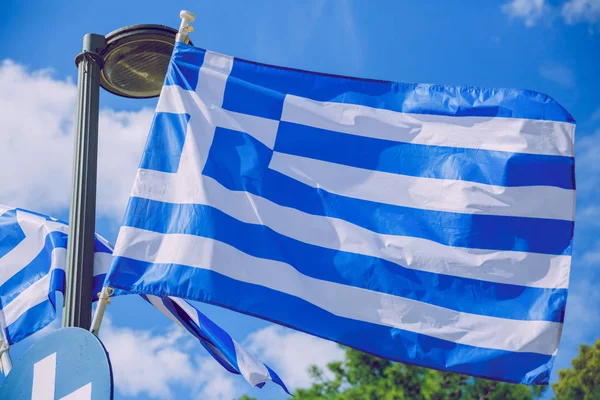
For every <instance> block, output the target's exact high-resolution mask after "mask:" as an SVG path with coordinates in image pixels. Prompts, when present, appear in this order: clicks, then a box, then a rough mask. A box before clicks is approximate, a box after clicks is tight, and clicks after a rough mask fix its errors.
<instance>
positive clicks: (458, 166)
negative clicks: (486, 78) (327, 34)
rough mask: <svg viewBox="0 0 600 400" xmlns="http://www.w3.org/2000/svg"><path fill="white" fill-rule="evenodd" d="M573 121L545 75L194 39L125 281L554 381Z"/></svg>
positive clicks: (141, 179) (159, 124)
mask: <svg viewBox="0 0 600 400" xmlns="http://www.w3.org/2000/svg"><path fill="white" fill-rule="evenodd" d="M574 130H575V125H574V120H573V118H572V117H571V116H570V115H569V113H568V112H567V111H566V110H565V109H564V108H563V107H561V106H560V105H559V104H557V103H556V102H555V101H554V100H553V99H551V98H549V97H548V96H546V95H543V94H540V93H535V92H531V91H523V90H515V89H479V88H473V87H451V86H437V85H420V84H403V83H394V82H383V81H373V80H365V79H355V78H347V77H340V76H331V75H322V74H316V73H311V72H305V71H298V70H291V69H286V68H280V67H274V66H269V65H263V64H257V63H253V62H249V61H245V60H240V59H237V58H232V57H229V56H225V55H221V54H216V53H213V52H210V51H205V50H202V49H198V48H194V47H191V46H188V45H184V44H177V45H176V49H175V52H174V55H173V58H172V60H171V64H170V68H169V72H168V74H167V78H166V82H165V86H164V88H163V91H162V94H161V97H160V100H159V103H158V107H157V110H156V115H155V118H154V122H153V125H152V128H151V132H150V135H149V138H148V141H147V144H146V149H145V152H144V154H143V157H142V160H141V164H140V169H139V171H138V174H137V177H136V180H135V183H134V186H133V192H132V196H131V199H130V202H129V205H128V208H127V212H126V215H125V218H124V222H123V226H122V227H121V230H120V233H119V236H118V240H117V243H116V247H115V252H114V254H115V256H116V257H115V258H114V261H113V264H112V266H111V269H110V270H109V273H108V276H107V284H108V285H109V286H113V287H116V288H122V289H126V290H131V291H134V292H137V293H147V294H154V295H168V296H177V297H182V298H188V299H195V300H200V301H205V302H208V303H212V304H216V305H219V306H223V307H226V308H230V309H233V310H237V311H240V312H243V313H246V314H249V315H254V316H257V317H260V318H263V319H266V320H269V321H273V322H277V323H279V324H282V325H286V326H289V327H292V328H295V329H298V330H301V331H304V332H307V333H310V334H313V335H316V336H320V337H323V338H326V339H330V340H333V341H336V342H339V343H343V344H345V345H348V346H351V347H354V348H357V349H360V350H363V351H366V352H369V353H372V354H375V355H377V356H381V357H385V358H388V359H392V360H397V361H402V362H408V363H414V364H418V365H422V366H426V367H431V368H436V369H442V370H446V371H454V372H460V373H466V374H471V375H476V376H481V377H486V378H491V379H497V380H503V381H509V382H522V383H537V384H542V383H547V382H548V379H549V375H550V369H551V366H552V362H553V359H554V356H555V354H556V351H557V347H558V343H559V339H560V334H561V330H562V323H563V318H564V311H565V302H566V298H567V287H568V281H569V268H570V263H571V243H572V238H573V224H574V223H573V215H574V204H575V182H574V158H573V141H574V139H573V138H574Z"/></svg>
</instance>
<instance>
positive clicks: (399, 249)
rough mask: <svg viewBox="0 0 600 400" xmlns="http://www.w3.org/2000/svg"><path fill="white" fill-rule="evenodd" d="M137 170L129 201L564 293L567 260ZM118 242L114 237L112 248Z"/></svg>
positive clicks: (426, 268)
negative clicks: (376, 225)
mask: <svg viewBox="0 0 600 400" xmlns="http://www.w3.org/2000/svg"><path fill="white" fill-rule="evenodd" d="M197 179H198V178H197V177H191V176H186V174H177V175H174V174H166V173H162V172H158V171H150V170H140V171H138V175H137V177H136V181H135V184H134V187H133V191H132V196H135V197H142V198H147V199H151V200H156V201H162V202H168V203H184V204H208V205H211V206H213V207H215V208H217V209H219V210H221V211H223V212H224V213H226V214H228V215H231V216H232V217H234V218H236V219H238V220H240V221H242V222H246V223H252V224H261V225H266V226H268V227H270V228H271V229H273V230H274V231H276V232H278V233H280V234H282V235H285V236H288V237H291V238H294V239H296V240H299V241H302V242H305V243H309V244H313V245H316V246H321V247H326V248H330V249H334V250H341V251H347V252H351V253H358V254H364V255H368V256H373V257H379V258H382V259H385V260H388V261H390V262H394V263H397V264H399V265H402V266H404V267H407V268H411V269H416V270H420V271H428V272H433V273H441V274H447V275H453V276H458V277H463V278H472V279H479V280H484V281H489V282H498V283H509V284H513V285H521V286H532V287H541V288H566V287H567V286H568V282H569V268H570V265H571V257H570V256H555V255H547V254H536V253H525V252H517V251H491V250H479V249H468V248H459V247H451V246H445V245H443V244H440V243H436V242H433V241H430V240H426V239H420V238H414V237H407V236H394V235H383V234H378V233H375V232H373V231H370V230H368V229H364V228H361V227H359V226H357V225H354V224H351V223H349V222H346V221H344V220H341V219H336V218H329V217H322V216H317V215H312V214H307V213H304V212H301V211H298V210H296V209H293V208H289V207H282V206H279V205H277V204H275V203H272V202H271V201H269V200H267V199H264V198H262V197H259V196H255V195H253V194H250V193H247V192H236V191H230V190H227V189H226V188H224V187H223V186H221V185H220V184H219V183H218V182H216V181H215V180H213V179H211V178H208V177H203V180H202V181H200V182H199V181H197ZM119 243H122V242H121V241H120V238H119V239H118V240H117V245H119Z"/></svg>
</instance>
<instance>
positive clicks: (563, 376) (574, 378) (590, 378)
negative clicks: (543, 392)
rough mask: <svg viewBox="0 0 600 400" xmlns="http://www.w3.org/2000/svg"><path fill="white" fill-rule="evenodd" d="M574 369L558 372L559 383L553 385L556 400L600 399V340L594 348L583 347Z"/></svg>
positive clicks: (573, 362)
mask: <svg viewBox="0 0 600 400" xmlns="http://www.w3.org/2000/svg"><path fill="white" fill-rule="evenodd" d="M571 364H572V365H573V368H567V369H562V370H560V371H558V382H557V383H555V384H553V385H552V389H554V394H555V395H556V397H555V398H556V399H558V400H563V399H569V400H570V399H581V400H598V399H600V339H598V340H597V341H596V344H594V345H593V346H588V345H585V344H583V345H581V347H579V356H578V357H576V358H574V359H573V361H572V362H571Z"/></svg>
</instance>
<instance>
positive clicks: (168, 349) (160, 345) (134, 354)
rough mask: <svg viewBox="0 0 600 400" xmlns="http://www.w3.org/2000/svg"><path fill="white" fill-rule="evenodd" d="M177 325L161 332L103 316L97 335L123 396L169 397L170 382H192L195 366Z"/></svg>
mask: <svg viewBox="0 0 600 400" xmlns="http://www.w3.org/2000/svg"><path fill="white" fill-rule="evenodd" d="M182 336H183V332H182V330H181V329H176V327H175V326H173V327H172V328H171V329H170V330H169V331H168V332H167V333H165V334H164V335H151V334H150V333H149V332H146V331H140V330H134V329H131V328H119V327H115V326H113V324H112V323H111V322H110V320H109V319H107V318H105V319H104V322H103V327H102V330H101V331H100V338H101V339H102V342H103V343H104V345H105V346H106V348H107V350H108V352H109V356H110V360H111V363H112V367H113V372H114V374H113V375H114V379H115V386H116V388H117V390H118V391H119V392H120V393H121V394H123V395H124V396H138V395H143V396H144V397H148V398H156V399H170V398H173V394H172V388H171V386H172V385H174V384H178V385H183V386H186V387H192V386H194V380H195V379H194V378H195V376H196V371H197V368H196V366H195V365H194V363H193V361H192V359H191V357H190V355H189V354H188V352H187V351H184V350H183V348H184V347H185V346H181V345H176V343H177V341H183V340H185V339H184V338H183V337H182Z"/></svg>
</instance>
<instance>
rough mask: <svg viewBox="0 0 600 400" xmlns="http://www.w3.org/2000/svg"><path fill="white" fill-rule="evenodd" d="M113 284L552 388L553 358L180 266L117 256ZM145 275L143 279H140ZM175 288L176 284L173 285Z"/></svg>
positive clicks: (427, 363) (388, 354) (411, 358)
mask: <svg viewBox="0 0 600 400" xmlns="http://www.w3.org/2000/svg"><path fill="white" fill-rule="evenodd" d="M116 258H117V260H116V262H117V265H118V266H119V268H118V269H114V270H113V271H112V273H111V275H110V277H109V281H108V283H107V284H108V285H110V286H111V287H120V288H123V289H130V290H131V292H133V293H152V294H155V295H157V296H164V295H168V296H176V297H181V298H188V299H192V300H199V301H203V302H206V303H209V304H214V305H217V306H221V307H225V308H230V309H232V310H235V311H239V312H243V313H245V314H249V315H252V316H256V317H259V318H262V319H265V320H268V321H273V322H276V323H278V324H282V325H285V326H289V327H291V328H293V329H297V330H300V331H303V332H307V333H310V334H312V335H315V336H319V337H322V338H325V339H329V340H333V341H335V342H338V343H341V344H344V345H347V346H350V347H354V348H356V349H359V350H362V351H366V352H367V353H371V354H374V355H376V356H379V357H384V358H387V359H391V360H395V361H400V362H404V363H409V364H412V363H418V364H419V365H421V366H424V367H428V368H434V369H440V370H444V371H449V372H457V373H463V374H469V375H473V376H483V377H485V378H488V379H496V380H502V381H507V382H515V383H528V384H533V383H535V384H547V383H548V380H549V377H550V368H551V367H552V363H553V359H554V357H552V356H551V355H543V354H536V353H518V352H510V351H504V350H495V349H487V348H480V347H474V346H468V345H463V344H458V343H454V342H450V341H446V340H441V339H437V338H433V337H430V336H426V335H422V334H417V333H413V332H408V331H404V330H401V329H397V328H389V327H385V326H381V325H376V324H371V323H367V322H362V321H357V320H352V319H348V318H342V317H338V316H336V315H333V314H331V313H329V312H327V311H324V310H322V309H321V308H319V307H316V306H314V305H312V304H310V303H308V302H306V301H304V300H302V299H300V298H298V297H295V296H290V295H287V294H284V293H281V292H278V291H275V290H271V289H268V288H265V287H262V286H259V285H253V284H248V283H244V282H240V281H237V280H234V279H230V278H227V277H225V276H223V275H220V274H218V273H215V272H213V271H209V270H205V269H200V268H194V267H186V266H182V265H176V264H151V263H145V262H141V261H137V260H132V259H128V258H124V257H116ZM141 276H143V277H144V279H140V277H141ZM170 283H171V284H170Z"/></svg>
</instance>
